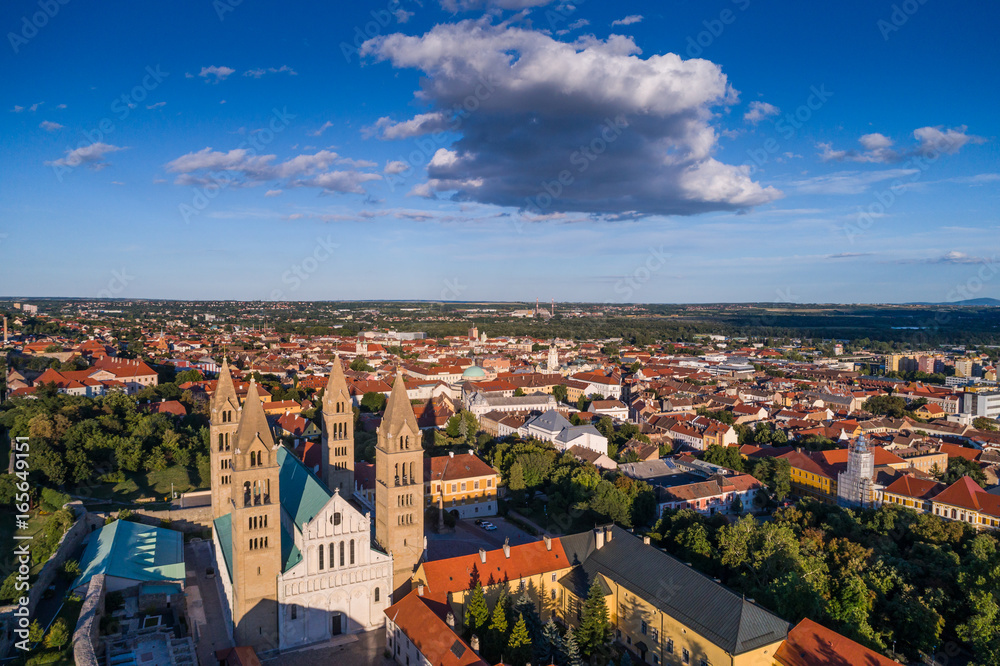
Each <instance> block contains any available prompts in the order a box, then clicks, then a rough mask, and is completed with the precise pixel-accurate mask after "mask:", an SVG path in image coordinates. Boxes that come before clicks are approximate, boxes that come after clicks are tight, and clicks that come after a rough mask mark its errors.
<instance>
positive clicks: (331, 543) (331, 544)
mask: <svg viewBox="0 0 1000 666" xmlns="http://www.w3.org/2000/svg"><path fill="white" fill-rule="evenodd" d="M333 562H334V559H333V542H332V541H331V542H330V568H331V569H332V568H333Z"/></svg>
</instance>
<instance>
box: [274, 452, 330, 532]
mask: <svg viewBox="0 0 1000 666" xmlns="http://www.w3.org/2000/svg"><path fill="white" fill-rule="evenodd" d="M278 466H279V467H281V469H280V470H279V472H278V495H279V499H280V501H281V508H282V509H284V510H285V512H286V513H287V514H288V516H289V517H290V518H291V519H292V522H294V523H295V526H296V527H297V528H298V529H299V531H300V532H301V531H302V529H303V526H304V525H305V524H306V523H308V522H309V521H310V520H312V519H313V518H315V517H316V514H318V513H319V512H320V511H322V510H323V507H324V506H326V504H327V502H329V501H330V498H331V497H333V493H332V492H331V491H330V490H329V489H328V488H327V487H326V486H325V485H324V484H323V482H322V481H320V480H319V477H317V476H316V475H315V474H313V473H312V471H310V470H309V469H308V468H307V467H306V466H305V465H304V464H303V463H302V461H301V460H299V459H298V458H296V457H295V455H294V454H292V452H291V451H289V450H288V448H286V447H284V446H279V447H278Z"/></svg>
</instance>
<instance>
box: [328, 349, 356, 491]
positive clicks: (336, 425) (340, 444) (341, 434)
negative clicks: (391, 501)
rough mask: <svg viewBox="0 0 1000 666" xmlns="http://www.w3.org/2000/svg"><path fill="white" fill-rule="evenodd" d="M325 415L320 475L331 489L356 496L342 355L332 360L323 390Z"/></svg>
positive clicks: (350, 409) (351, 408)
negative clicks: (341, 361)
mask: <svg viewBox="0 0 1000 666" xmlns="http://www.w3.org/2000/svg"><path fill="white" fill-rule="evenodd" d="M322 414H323V438H322V447H321V451H320V453H321V462H320V466H321V468H322V474H321V476H322V478H323V481H324V482H325V483H326V486H327V487H328V488H329V489H330V490H339V491H340V494H341V495H342V496H344V497H347V498H350V497H351V495H352V494H354V406H353V403H352V402H351V393H350V391H349V390H348V388H347V379H345V378H344V368H343V367H342V366H341V364H340V355H339V354H337V355H335V356H334V357H333V367H332V368H331V369H330V377H329V379H328V380H327V382H326V390H324V391H323V411H322Z"/></svg>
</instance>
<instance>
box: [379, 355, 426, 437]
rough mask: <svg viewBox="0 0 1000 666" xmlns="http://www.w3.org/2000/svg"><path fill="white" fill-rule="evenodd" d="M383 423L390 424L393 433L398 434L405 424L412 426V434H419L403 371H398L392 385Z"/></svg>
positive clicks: (398, 369)
mask: <svg viewBox="0 0 1000 666" xmlns="http://www.w3.org/2000/svg"><path fill="white" fill-rule="evenodd" d="M382 423H384V424H388V426H389V428H390V430H391V431H393V432H398V431H399V427H400V426H401V425H403V424H405V425H408V426H410V431H411V432H414V433H415V432H419V430H420V429H419V428H418V427H417V419H416V417H415V416H414V415H413V407H412V405H410V398H409V396H408V395H407V393H406V384H405V383H404V382H403V371H402V369H400V368H397V369H396V379H395V380H394V381H393V383H392V392H391V393H390V394H389V402H388V403H387V404H386V406H385V414H384V415H383V417H382Z"/></svg>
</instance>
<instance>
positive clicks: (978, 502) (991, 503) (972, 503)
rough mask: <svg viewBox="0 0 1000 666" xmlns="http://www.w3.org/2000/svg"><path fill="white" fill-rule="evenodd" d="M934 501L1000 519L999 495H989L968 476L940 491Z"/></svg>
mask: <svg viewBox="0 0 1000 666" xmlns="http://www.w3.org/2000/svg"><path fill="white" fill-rule="evenodd" d="M934 501H935V502H941V503H943V504H950V505H951V506H957V507H961V508H963V509H971V510H973V511H979V512H980V513H987V514H989V515H991V516H998V517H1000V495H991V494H990V493H988V492H986V491H985V490H983V489H982V488H980V487H979V484H978V483H976V482H975V481H973V480H972V478H971V477H968V476H963V477H962V478H961V479H959V480H958V481H956V482H955V483H953V484H951V485H950V486H948V487H947V488H945V489H944V490H942V491H941V492H940V493H938V495H937V497H935V498H934Z"/></svg>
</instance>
